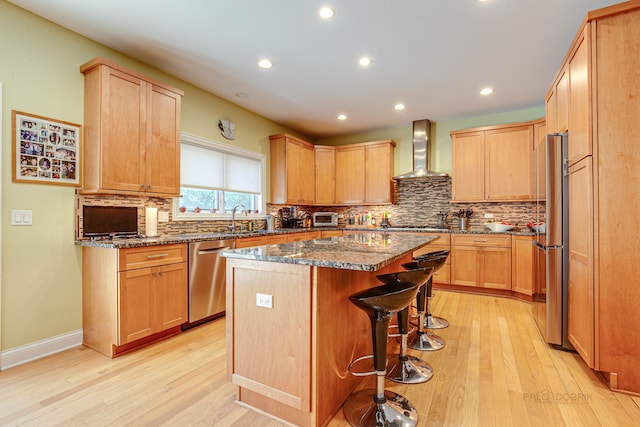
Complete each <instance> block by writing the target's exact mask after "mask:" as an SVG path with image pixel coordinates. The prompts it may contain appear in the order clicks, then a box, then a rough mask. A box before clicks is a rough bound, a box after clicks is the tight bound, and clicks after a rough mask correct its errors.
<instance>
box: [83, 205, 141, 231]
mask: <svg viewBox="0 0 640 427" xmlns="http://www.w3.org/2000/svg"><path fill="white" fill-rule="evenodd" d="M136 234H138V208H137V207H136V206H89V205H85V206H82V235H83V236H84V237H102V236H128V235H136Z"/></svg>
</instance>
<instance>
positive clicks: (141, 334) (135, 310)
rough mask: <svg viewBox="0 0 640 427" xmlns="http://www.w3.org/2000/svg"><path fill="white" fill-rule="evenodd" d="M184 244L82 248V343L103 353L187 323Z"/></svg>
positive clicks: (116, 351) (112, 354) (168, 332)
mask: <svg viewBox="0 0 640 427" xmlns="http://www.w3.org/2000/svg"><path fill="white" fill-rule="evenodd" d="M187 271H188V267H187V245H186V244H176V245H159V246H147V247H140V248H126V249H115V248H99V247H87V246H85V247H83V248H82V320H83V343H84V345H86V346H87V347H90V348H93V349H95V350H97V351H99V352H100V353H102V354H105V355H107V356H109V357H115V356H117V355H119V354H121V353H124V352H126V351H129V350H131V349H133V348H135V347H138V346H140V345H144V344H147V343H149V342H152V341H155V340H157V339H160V338H162V337H164V336H169V335H173V334H177V333H179V332H180V331H181V325H182V324H183V323H186V322H187V316H188V312H187V280H188V279H187V275H188V274H187Z"/></svg>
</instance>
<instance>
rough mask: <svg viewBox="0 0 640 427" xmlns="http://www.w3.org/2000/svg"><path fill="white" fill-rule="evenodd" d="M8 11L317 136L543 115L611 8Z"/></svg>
mask: <svg viewBox="0 0 640 427" xmlns="http://www.w3.org/2000/svg"><path fill="white" fill-rule="evenodd" d="M9 1H10V2H11V3H13V4H15V5H18V6H21V7H23V8H25V9H27V10H29V11H32V12H33V13H35V14H37V15H40V16H42V17H44V18H47V19H49V20H51V21H53V22H56V23H58V24H60V25H62V26H64V27H67V28H69V29H71V30H73V31H75V32H77V33H79V34H82V35H84V36H86V37H88V38H90V39H92V40H95V41H97V42H99V43H102V44H104V45H106V46H109V47H111V48H113V49H115V50H118V51H120V52H123V53H125V54H127V55H129V56H131V57H134V58H136V59H138V60H140V61H142V62H145V63H147V64H150V65H152V66H154V67H155V68H158V69H160V70H163V71H165V72H167V73H169V74H172V75H174V76H177V77H179V78H181V79H183V80H185V81H187V82H190V83H192V84H194V85H196V86H198V87H201V88H203V89H205V90H207V91H209V92H212V93H214V94H216V95H218V96H220V97H222V98H224V99H227V100H229V101H231V102H233V103H235V104H238V105H241V106H243V107H245V108H247V109H249V110H251V111H254V112H256V113H258V114H261V115H263V116H265V117H268V118H269V119H272V120H274V121H276V122H279V123H281V124H283V125H286V126H287V127H290V128H292V129H295V130H297V131H299V132H301V133H303V134H306V135H307V136H309V137H312V138H315V139H320V138H324V137H330V136H334V135H342V134H349V133H354V132H362V131H368V130H374V129H382V128H387V127H398V126H405V125H408V124H409V123H411V122H412V121H413V120H418V119H424V118H428V119H430V120H433V121H440V120H450V119H455V118H463V117H469V116H474V115H481V114H489V113H496V112H504V111H510V110H515V109H524V108H529V107H536V106H541V105H543V97H544V94H545V92H546V90H547V88H548V85H549V84H550V83H551V79H552V78H553V77H554V75H555V72H556V71H557V68H558V67H559V65H560V62H561V61H562V58H563V57H564V54H565V52H566V51H567V49H568V47H569V44H570V43H571V41H572V39H573V37H574V35H575V33H576V32H577V29H578V27H579V25H580V23H581V22H582V20H583V19H584V17H585V14H586V12H587V11H589V10H592V9H597V8H599V7H603V6H607V5H610V4H614V3H617V1H616V0H489V1H487V2H485V3H481V2H478V1H476V0H395V1H390V0H326V1H316V0H268V1H267V0H224V1H223V0H108V1H98V0H9ZM323 5H330V6H332V7H333V8H334V9H335V10H336V16H335V18H334V19H333V20H331V21H323V20H321V19H320V18H319V17H318V9H319V8H320V7H321V6H323ZM363 55H368V56H370V57H371V58H372V59H373V64H372V65H371V66H370V67H369V68H366V69H365V68H362V67H360V66H359V65H358V59H359V58H360V57H361V56H363ZM263 57H268V58H270V59H271V60H272V61H273V63H274V64H275V66H274V67H273V68H272V69H270V70H262V69H260V68H258V67H257V66H256V63H257V62H258V60H259V59H261V58H263ZM88 59H90V58H88ZM485 86H492V87H495V89H496V91H495V93H494V94H493V95H491V96H488V97H483V96H481V95H479V93H478V92H479V90H480V89H481V88H482V87H485ZM238 92H244V93H247V94H249V96H248V97H247V98H239V97H237V96H236V95H235V94H236V93H238ZM398 102H403V103H405V104H406V109H405V110H404V111H395V110H394V109H393V107H394V105H395V104H396V103H398ZM340 113H344V114H346V115H347V116H348V120H346V121H343V122H340V121H338V120H336V116H337V115H338V114H340Z"/></svg>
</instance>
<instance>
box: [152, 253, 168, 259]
mask: <svg viewBox="0 0 640 427" xmlns="http://www.w3.org/2000/svg"><path fill="white" fill-rule="evenodd" d="M165 256H169V254H158V255H147V258H162V257H165Z"/></svg>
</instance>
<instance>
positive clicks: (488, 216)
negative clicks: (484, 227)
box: [484, 213, 493, 219]
mask: <svg viewBox="0 0 640 427" xmlns="http://www.w3.org/2000/svg"><path fill="white" fill-rule="evenodd" d="M484 217H485V218H486V219H493V214H492V213H486V214H484Z"/></svg>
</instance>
